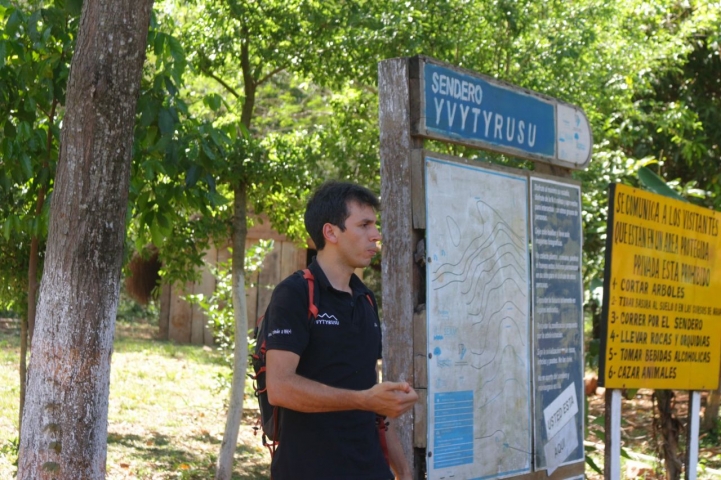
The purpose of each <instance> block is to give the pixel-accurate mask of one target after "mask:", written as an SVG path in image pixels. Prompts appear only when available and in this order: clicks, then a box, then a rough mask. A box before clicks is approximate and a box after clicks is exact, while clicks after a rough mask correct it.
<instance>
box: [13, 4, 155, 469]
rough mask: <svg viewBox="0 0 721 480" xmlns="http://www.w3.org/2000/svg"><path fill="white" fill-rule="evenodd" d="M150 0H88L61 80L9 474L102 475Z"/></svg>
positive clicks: (105, 451) (84, 5)
mask: <svg viewBox="0 0 721 480" xmlns="http://www.w3.org/2000/svg"><path fill="white" fill-rule="evenodd" d="M151 7H152V0H126V1H122V2H117V1H111V0H91V1H86V2H84V3H83V12H82V16H81V20H80V28H79V34H78V39H77V46H76V49H75V55H74V56H73V60H72V64H71V70H70V78H69V81H68V87H67V104H66V114H65V118H64V120H63V131H62V139H61V150H60V155H59V160H58V167H57V174H56V178H55V184H54V192H53V198H52V202H51V215H50V224H49V227H48V242H47V250H46V257H45V265H44V272H43V278H42V282H41V285H40V301H39V302H38V307H37V322H36V326H35V331H34V334H33V341H32V346H31V357H30V368H29V371H28V376H27V391H26V392H27V397H26V402H25V409H24V412H23V424H22V431H21V443H20V458H19V465H18V478H19V479H22V480H50V479H68V480H70V479H102V478H105V460H106V453H107V419H108V393H109V383H110V357H111V354H112V341H113V333H114V327H115V314H116V310H117V303H118V296H119V289H120V269H121V266H122V258H123V246H124V236H125V214H126V211H127V198H128V182H129V176H130V161H131V156H132V141H133V125H134V119H135V106H136V103H137V97H138V93H139V81H140V75H141V72H142V65H143V60H144V56H145V55H144V53H145V46H146V42H147V34H148V26H149V22H150V12H151Z"/></svg>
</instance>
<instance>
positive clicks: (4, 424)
mask: <svg viewBox="0 0 721 480" xmlns="http://www.w3.org/2000/svg"><path fill="white" fill-rule="evenodd" d="M18 330H19V329H18V326H17V321H14V320H2V321H0V479H6V478H7V479H9V478H14V471H15V468H14V466H13V465H12V464H13V461H14V460H15V458H16V455H15V445H16V442H17V436H18V434H17V424H18V420H17V401H18V395H19V387H18V385H19V380H18V358H19V355H18V353H19V334H18ZM156 332H157V326H155V325H153V324H152V322H151V323H148V322H144V321H132V322H127V321H122V320H121V321H119V322H118V328H117V330H116V338H115V351H114V353H113V359H112V368H111V371H112V373H111V375H112V376H111V382H110V411H109V426H108V460H107V472H108V474H107V478H108V479H110V480H121V479H122V480H125V479H147V480H151V479H152V480H155V479H159V480H160V479H197V480H200V479H212V478H213V473H214V465H215V461H216V457H217V453H218V451H219V448H220V442H221V441H222V436H223V429H224V425H225V405H226V404H227V389H224V388H221V386H222V385H223V383H224V382H225V381H227V380H224V379H226V378H227V374H228V367H227V366H226V365H225V363H224V362H223V361H222V356H221V354H220V352H218V351H217V350H216V349H211V348H208V347H200V346H188V345H175V344H173V343H171V342H165V341H159V340H157V339H155V338H154V337H155V334H156ZM598 390H599V394H596V395H592V396H589V397H588V400H589V402H588V403H589V408H588V422H587V428H588V431H589V434H588V436H587V439H586V440H587V441H586V450H587V454H588V456H589V457H590V458H591V459H592V460H593V461H594V462H595V464H596V465H598V466H599V467H601V468H602V467H603V414H604V413H603V412H604V396H603V395H602V394H600V390H601V389H598ZM627 395H628V396H629V398H628V399H624V400H623V407H622V413H623V421H622V441H623V446H624V450H625V451H626V452H627V453H628V454H629V456H630V457H631V458H630V459H623V463H622V477H623V478H663V475H662V472H663V468H662V466H661V465H660V464H659V462H658V461H657V460H655V458H656V457H655V456H656V443H655V440H654V435H653V428H652V427H651V414H652V412H653V411H654V405H653V401H652V391H650V390H639V391H638V392H627ZM253 400H254V399H253V398H252V393H251V392H250V391H246V400H245V406H246V413H245V416H244V418H243V422H242V425H241V430H240V438H239V441H238V448H237V450H236V454H235V463H234V474H233V479H235V480H238V479H245V480H261V479H267V478H268V463H269V455H268V452H267V451H266V449H265V447H263V446H262V444H261V441H260V439H259V438H258V437H257V436H255V435H254V432H253V425H254V422H255V408H256V404H254V402H253ZM686 406H687V395H686V393H684V392H677V398H676V415H677V416H678V418H680V419H682V420H683V421H684V423H685V419H686V415H687V408H686ZM702 406H703V403H702ZM700 442H701V449H700V452H699V457H700V462H699V468H700V470H699V475H698V478H699V479H711V478H721V441H720V440H719V434H718V433H714V432H711V433H706V434H703V435H702V436H701V440H700ZM586 476H587V478H589V479H594V480H595V479H601V478H602V475H599V474H596V473H594V471H593V470H592V469H591V468H590V467H587V468H586Z"/></svg>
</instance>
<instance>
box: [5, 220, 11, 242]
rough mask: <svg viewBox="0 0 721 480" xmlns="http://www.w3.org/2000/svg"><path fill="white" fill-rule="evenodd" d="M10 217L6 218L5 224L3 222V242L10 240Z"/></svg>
mask: <svg viewBox="0 0 721 480" xmlns="http://www.w3.org/2000/svg"><path fill="white" fill-rule="evenodd" d="M11 224H12V217H8V218H7V219H6V220H5V222H3V237H5V241H9V240H10V231H11V230H12V228H11V227H12V225H11Z"/></svg>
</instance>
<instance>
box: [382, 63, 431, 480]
mask: <svg viewBox="0 0 721 480" xmlns="http://www.w3.org/2000/svg"><path fill="white" fill-rule="evenodd" d="M410 82H411V79H410V69H409V61H408V59H390V60H385V61H382V62H380V63H379V66H378V91H379V127H380V159H381V200H382V202H383V206H382V213H381V215H382V218H383V236H384V240H383V249H382V252H383V256H382V260H381V266H382V275H383V339H384V343H383V378H384V379H387V380H390V381H407V382H409V383H410V384H411V385H412V386H413V387H416V386H417V384H416V381H415V378H414V375H413V312H414V309H415V307H416V304H417V302H418V292H419V291H420V289H421V288H422V287H421V285H420V283H421V281H420V279H421V276H420V271H419V269H418V268H417V267H415V264H414V262H413V252H414V250H415V246H416V244H417V241H418V239H419V238H420V237H421V235H419V234H418V233H416V232H414V230H413V224H412V211H411V210H412V209H411V203H412V202H411V196H412V187H411V182H410V178H411V151H412V149H413V148H414V147H415V146H418V143H419V142H420V144H421V146H422V140H417V139H414V138H412V137H411V131H410V93H409V92H410ZM394 423H395V426H396V429H397V432H398V435H399V437H400V441H401V444H402V446H403V451H404V452H405V455H406V458H407V459H408V460H409V462H412V464H413V465H412V468H413V470H414V475H413V478H418V475H419V474H420V472H421V468H420V465H419V461H418V460H419V459H414V451H413V433H414V432H413V424H414V412H413V411H411V412H409V413H407V414H405V415H403V416H402V417H400V418H399V419H398V420H396V421H395V422H394Z"/></svg>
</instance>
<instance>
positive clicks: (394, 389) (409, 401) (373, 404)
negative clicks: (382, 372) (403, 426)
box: [366, 382, 418, 418]
mask: <svg viewBox="0 0 721 480" xmlns="http://www.w3.org/2000/svg"><path fill="white" fill-rule="evenodd" d="M366 392H367V394H368V402H369V403H368V405H369V407H370V408H369V410H371V411H373V412H375V413H377V414H379V415H385V416H386V417H390V418H396V417H399V416H401V415H403V414H404V413H406V412H407V411H408V410H410V409H411V408H412V407H413V404H414V403H416V401H417V400H418V394H417V393H416V391H415V390H413V389H412V388H411V386H410V385H409V384H408V382H383V383H377V384H375V385H373V387H372V388H371V389H369V390H366Z"/></svg>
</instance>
